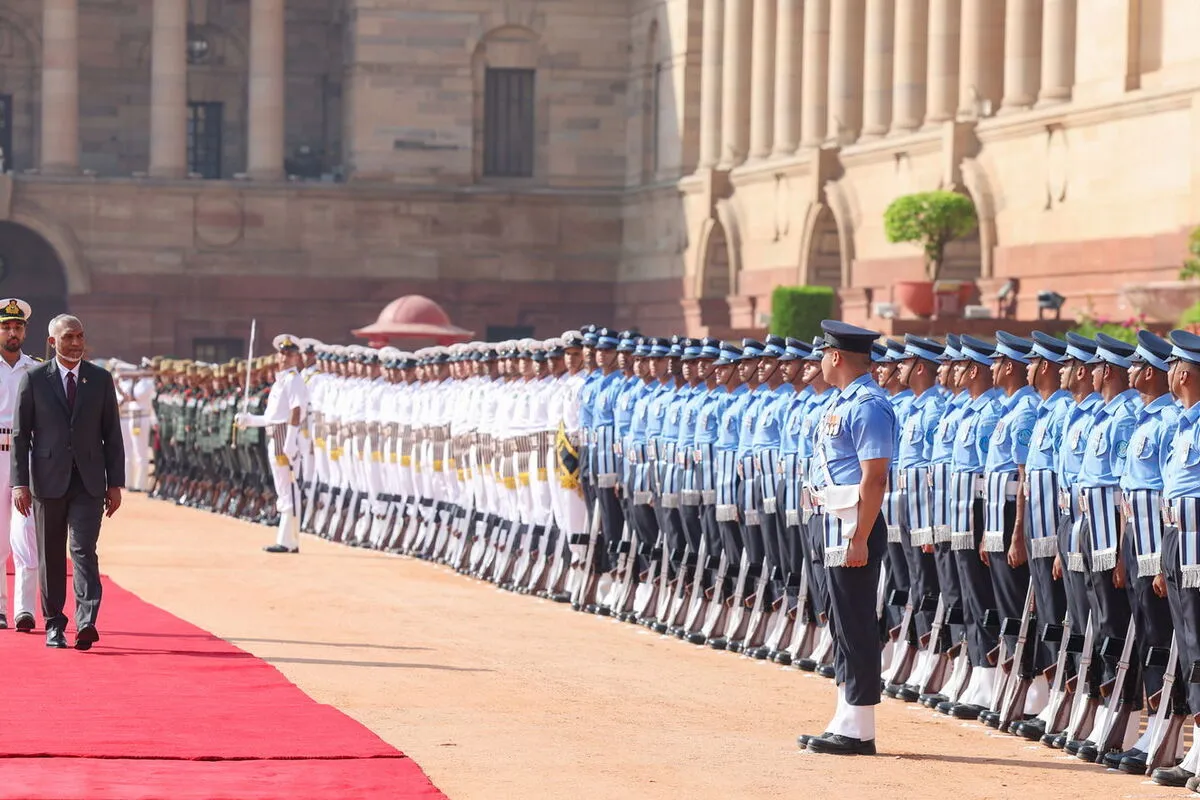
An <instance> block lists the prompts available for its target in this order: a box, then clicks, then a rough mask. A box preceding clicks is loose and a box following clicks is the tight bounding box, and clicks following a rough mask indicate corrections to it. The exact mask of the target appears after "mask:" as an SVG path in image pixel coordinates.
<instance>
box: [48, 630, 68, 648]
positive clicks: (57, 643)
mask: <svg viewBox="0 0 1200 800" xmlns="http://www.w3.org/2000/svg"><path fill="white" fill-rule="evenodd" d="M46 647H53V648H56V649H59V650H65V649H67V635H66V634H65V633H63V631H62V629H61V628H47V629H46Z"/></svg>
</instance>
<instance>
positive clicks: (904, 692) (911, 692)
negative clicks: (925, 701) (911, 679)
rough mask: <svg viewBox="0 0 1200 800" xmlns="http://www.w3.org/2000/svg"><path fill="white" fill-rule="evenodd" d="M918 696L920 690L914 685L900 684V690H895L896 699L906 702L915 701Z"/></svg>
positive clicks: (919, 695)
mask: <svg viewBox="0 0 1200 800" xmlns="http://www.w3.org/2000/svg"><path fill="white" fill-rule="evenodd" d="M920 698H921V691H920V690H919V689H917V688H916V687H915V686H901V687H900V691H898V692H896V699H897V700H903V701H904V702H906V703H915V702H917V700H919V699H920Z"/></svg>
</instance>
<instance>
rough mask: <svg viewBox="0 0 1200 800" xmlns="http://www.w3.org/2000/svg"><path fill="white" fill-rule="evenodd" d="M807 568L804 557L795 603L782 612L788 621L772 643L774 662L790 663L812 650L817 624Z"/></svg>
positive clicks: (807, 561)
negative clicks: (810, 596)
mask: <svg viewBox="0 0 1200 800" xmlns="http://www.w3.org/2000/svg"><path fill="white" fill-rule="evenodd" d="M809 569H811V567H810V562H809V560H808V559H807V558H805V559H804V560H803V561H802V562H801V564H800V577H799V579H798V580H799V583H797V584H796V587H795V588H796V604H795V606H794V607H792V608H791V609H789V610H788V612H787V613H786V614H784V618H785V619H787V620H788V622H786V623H785V625H784V627H783V630H781V631H780V633H779V640H778V641H777V642H776V643H775V645H774V646H775V652H774V653H773V654H772V656H771V658H772V660H773V661H774V662H775V663H776V664H785V665H786V664H791V663H792V662H793V661H795V660H797V659H800V658H805V657H807V656H808V654H809V653H811V652H812V648H813V640H814V638H815V636H816V632H817V625H816V615H815V614H813V613H812V603H811V602H810V598H809V592H808V571H809ZM789 626H790V627H789Z"/></svg>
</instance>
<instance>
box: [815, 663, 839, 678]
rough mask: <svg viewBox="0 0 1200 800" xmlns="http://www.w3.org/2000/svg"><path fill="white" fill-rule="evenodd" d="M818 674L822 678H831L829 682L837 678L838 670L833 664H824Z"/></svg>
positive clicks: (818, 669)
mask: <svg viewBox="0 0 1200 800" xmlns="http://www.w3.org/2000/svg"><path fill="white" fill-rule="evenodd" d="M817 674H818V675H820V676H821V677H822V678H829V680H833V679H834V678H836V677H837V670H835V669H834V668H833V664H822V665H821V666H819V667H817Z"/></svg>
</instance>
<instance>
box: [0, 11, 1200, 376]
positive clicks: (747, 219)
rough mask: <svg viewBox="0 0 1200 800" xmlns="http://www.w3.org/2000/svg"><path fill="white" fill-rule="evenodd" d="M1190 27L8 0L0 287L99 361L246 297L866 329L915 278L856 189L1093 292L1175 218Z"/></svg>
mask: <svg viewBox="0 0 1200 800" xmlns="http://www.w3.org/2000/svg"><path fill="white" fill-rule="evenodd" d="M1197 30H1200V3H1196V2H1194V0H664V1H662V2H649V1H648V0H623V1H622V2H617V0H592V2H582V1H581V0H541V1H540V2H534V1H533V0H439V2H431V0H286V1H285V0H6V2H4V3H3V4H2V5H0V149H2V150H3V161H4V164H3V166H4V170H5V171H6V172H8V174H7V175H5V176H4V177H3V178H0V293H13V294H18V295H21V296H23V297H26V298H28V299H29V300H30V302H32V303H33V305H34V307H35V314H36V315H37V316H38V317H39V318H41V319H43V320H45V319H48V318H49V316H50V315H51V314H52V313H54V312H56V311H58V310H61V309H63V308H70V309H71V310H72V311H74V312H76V313H79V314H80V316H82V317H83V318H84V319H85V321H88V322H89V335H90V338H91V339H92V344H93V347H94V349H95V350H96V351H97V352H103V353H105V354H116V355H122V356H126V357H133V356H137V355H140V354H146V353H150V352H171V353H175V354H178V355H196V356H199V357H208V358H223V357H227V356H228V355H229V354H232V353H233V352H237V351H240V349H241V348H242V347H243V346H244V339H245V334H246V324H247V321H248V320H249V318H250V317H252V316H255V317H257V318H258V319H259V324H260V326H261V328H262V329H263V330H264V332H266V333H273V332H278V331H280V330H283V329H290V330H294V331H295V332H303V333H311V334H313V335H316V336H320V337H323V338H326V339H328V340H330V341H344V340H346V338H347V335H348V333H347V332H348V330H349V329H350V328H353V327H357V326H360V325H362V324H364V323H366V322H369V321H370V320H371V319H373V318H374V316H375V314H376V313H377V312H378V310H379V308H380V307H381V306H382V305H384V304H385V303H386V302H387V301H389V300H391V299H392V298H394V297H397V296H400V295H403V294H408V293H414V292H415V293H420V294H425V295H428V296H430V297H432V298H434V299H435V300H437V301H438V302H440V303H441V304H442V305H443V306H445V307H446V308H447V309H448V310H449V311H450V313H451V315H452V316H453V317H454V319H455V321H456V322H459V323H460V324H463V325H464V326H466V327H469V328H473V329H474V330H476V331H477V333H479V334H480V335H487V334H492V335H508V334H512V333H517V332H523V331H533V332H534V333H536V334H538V335H550V334H552V333H555V332H557V331H559V330H561V329H562V328H563V327H565V326H567V325H572V324H578V323H580V322H586V321H596V322H610V323H614V324H622V325H625V324H638V325H640V326H642V327H643V328H644V329H647V330H651V331H654V332H664V333H665V332H670V331H674V330H683V329H685V328H686V329H687V330H688V331H690V332H693V333H698V332H701V331H704V330H707V331H712V332H715V333H724V332H729V331H737V330H744V329H754V328H757V327H760V326H761V325H762V324H763V323H764V320H765V318H766V315H767V314H769V308H768V305H769V304H768V302H767V298H768V297H769V294H770V291H771V289H772V287H773V286H775V285H777V284H779V283H814V284H825V285H830V286H836V287H838V289H839V294H840V297H841V303H842V310H843V313H844V314H845V315H846V316H847V317H851V318H856V319H868V318H870V315H871V314H872V313H873V311H874V305H875V303H878V302H880V301H887V300H890V299H891V288H890V287H891V284H892V282H893V281H894V280H896V279H899V278H906V277H907V278H914V277H918V276H919V275H920V272H921V270H920V261H919V259H918V257H917V251H916V250H915V248H913V247H911V246H908V245H891V244H888V243H887V241H886V238H885V236H884V232H883V225H882V212H883V209H884V208H885V207H886V206H887V204H888V203H889V202H890V201H891V200H892V199H894V198H895V197H897V196H899V195H901V194H904V193H907V192H910V191H917V190H923V189H932V188H937V187H944V188H953V189H956V190H959V191H962V192H965V193H966V194H967V195H969V196H970V197H971V199H972V200H973V201H974V203H975V206H976V209H977V211H978V212H979V216H980V219H981V225H980V228H979V231H978V232H977V233H976V234H975V235H973V236H972V237H970V239H969V240H967V241H963V242H959V243H956V244H955V246H954V249H953V259H952V262H953V263H952V264H951V268H950V273H951V274H952V275H954V276H956V277H962V278H969V279H977V280H978V281H979V284H980V287H981V289H982V292H983V295H984V297H985V298H986V297H989V296H990V295H991V294H992V293H994V291H995V289H996V288H997V287H998V286H999V285H1000V284H1002V283H1004V282H1005V281H1006V280H1007V279H1009V278H1018V279H1019V281H1020V294H1019V298H1020V302H1019V304H1018V312H1019V314H1020V315H1021V316H1025V317H1029V316H1033V315H1035V314H1036V310H1035V303H1034V296H1035V294H1036V292H1037V290H1039V289H1043V288H1053V289H1056V290H1057V291H1059V292H1061V293H1062V294H1064V295H1066V296H1067V297H1068V299H1069V305H1068V308H1067V311H1068V313H1069V312H1070V310H1071V308H1072V307H1077V306H1079V305H1080V304H1081V303H1083V302H1084V301H1085V300H1090V301H1091V302H1092V303H1094V304H1095V306H1096V308H1097V309H1098V310H1100V311H1114V312H1115V311H1118V310H1123V309H1124V308H1127V307H1129V306H1130V305H1131V303H1132V304H1134V305H1137V304H1138V303H1143V304H1145V303H1147V302H1149V301H1147V300H1146V298H1147V297H1151V298H1152V297H1154V296H1155V293H1154V292H1153V291H1147V290H1146V289H1145V287H1144V285H1145V284H1152V283H1155V282H1159V281H1170V280H1172V279H1174V277H1175V275H1176V272H1177V270H1178V266H1179V262H1180V260H1181V258H1182V256H1183V253H1184V249H1185V248H1184V242H1185V240H1186V236H1187V233H1188V231H1189V230H1190V228H1191V227H1192V226H1193V225H1195V224H1196V223H1197V222H1200V102H1198V101H1200V39H1197V37H1196V36H1195V35H1194V32H1195V31H1197ZM1139 286H1141V287H1142V288H1141V289H1139V288H1138V287H1139ZM1130 287H1132V288H1130ZM1159 294H1160V295H1161V294H1162V293H1161V292H1160V293H1159ZM1176 294H1178V293H1176ZM1138 298H1140V300H1139V299H1138ZM1149 304H1150V305H1151V306H1153V305H1154V303H1152V302H1151V303H1149ZM1152 310H1153V309H1152Z"/></svg>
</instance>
